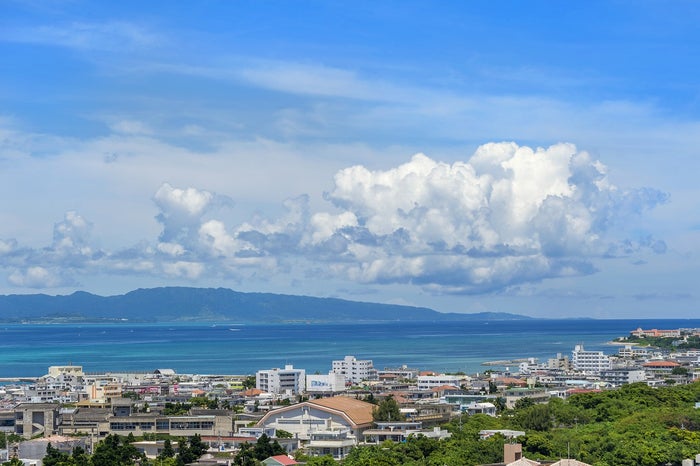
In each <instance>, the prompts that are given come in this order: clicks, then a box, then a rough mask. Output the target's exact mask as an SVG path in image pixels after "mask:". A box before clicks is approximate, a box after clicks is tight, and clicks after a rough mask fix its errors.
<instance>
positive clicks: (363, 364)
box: [331, 356, 377, 384]
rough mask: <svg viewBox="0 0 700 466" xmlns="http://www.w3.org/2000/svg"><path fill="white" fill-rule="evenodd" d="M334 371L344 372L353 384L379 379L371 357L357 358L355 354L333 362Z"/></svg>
mask: <svg viewBox="0 0 700 466" xmlns="http://www.w3.org/2000/svg"><path fill="white" fill-rule="evenodd" d="M331 370H332V372H335V373H337V374H343V375H344V376H345V378H346V379H347V380H348V381H349V382H351V383H352V384H359V383H360V382H362V381H363V380H377V369H375V368H374V364H373V363H372V360H370V359H357V358H355V356H345V358H343V359H340V360H335V361H333V363H332V369H331Z"/></svg>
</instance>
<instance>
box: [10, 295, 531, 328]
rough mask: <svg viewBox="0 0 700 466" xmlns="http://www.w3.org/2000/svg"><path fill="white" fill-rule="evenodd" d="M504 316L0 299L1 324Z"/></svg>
mask: <svg viewBox="0 0 700 466" xmlns="http://www.w3.org/2000/svg"><path fill="white" fill-rule="evenodd" d="M520 319H530V317H527V316H523V315H518V314H510V313H505V312H480V313H474V314H461V313H444V312H438V311H435V310H433V309H429V308H425V307H413V306H402V305H396V304H380V303H370V302H359V301H349V300H344V299H337V298H317V297H312V296H295V295H284V294H274V293H243V292H239V291H234V290H230V289H228V288H190V287H161V288H148V289H137V290H134V291H131V292H129V293H126V294H123V295H114V296H99V295H95V294H92V293H87V292H84V291H76V292H75V293H72V294H70V295H59V296H49V295H45V294H28V295H17V294H15V295H0V322H6V323H12V322H15V323H59V324H60V323H76V322H105V321H109V322H119V321H128V322H177V321H196V322H224V321H225V322H241V323H256V322H257V323H263V322H269V323H280V322H350V321H354V322H359V321H443V320H444V321H450V320H460V321H464V320H492V321H493V320H520Z"/></svg>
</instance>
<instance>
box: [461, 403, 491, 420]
mask: <svg viewBox="0 0 700 466" xmlns="http://www.w3.org/2000/svg"><path fill="white" fill-rule="evenodd" d="M461 409H462V411H463V412H466V413H467V414H469V415H470V416H473V415H475V414H486V415H487V416H491V417H496V405H494V404H493V403H488V402H483V403H476V402H473V403H469V404H468V405H466V406H462V407H461Z"/></svg>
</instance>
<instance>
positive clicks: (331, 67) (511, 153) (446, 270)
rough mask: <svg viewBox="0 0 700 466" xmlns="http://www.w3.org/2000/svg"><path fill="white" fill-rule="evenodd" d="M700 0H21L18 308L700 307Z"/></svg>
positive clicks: (11, 155) (3, 120)
mask: <svg viewBox="0 0 700 466" xmlns="http://www.w3.org/2000/svg"><path fill="white" fill-rule="evenodd" d="M699 22H700V4H698V3H697V2H683V1H679V2H673V3H672V4H669V3H668V2H661V1H642V2H614V1H613V2H516V1H512V2H486V1H484V2H437V3H436V2H410V1H402V2H352V5H350V4H348V3H347V2H334V1H318V2H313V1H309V2H288V1H277V2H276V1H266V2H257V1H255V2H254V1H250V2H246V1H237V2H224V1H220V2H218V1H202V2H157V1H154V2H130V1H122V2H83V1H79V0H75V1H61V0H55V1H48V2H36V1H4V2H0V56H1V57H3V59H2V60H1V61H0V198H1V199H3V204H2V208H1V209H0V293H4V294H14V293H38V292H41V293H48V294H66V293H71V292H73V291H75V290H86V291H90V292H94V293H98V294H103V295H108V294H117V293H123V292H126V291H129V290H132V289H135V288H138V287H153V286H167V285H173V286H174V285H182V286H216V287H218V286H224V287H229V288H233V289H237V290H241V291H267V292H279V293H293V294H308V295H314V296H335V297H341V298H348V299H355V300H363V301H379V302H391V303H400V304H411V305H420V306H427V307H431V308H434V309H437V310H440V311H450V312H481V311H505V312H517V313H523V314H528V315H532V316H591V317H600V318H616V317H661V316H669V317H670V316H674V317H696V314H697V310H698V308H697V302H698V291H697V288H698V284H700V280H699V279H698V277H699V276H700V273H699V272H700V259H699V258H698V255H699V254H700V247H699V246H698V244H700V241H699V240H700V213H699V209H698V206H699V205H700V202H699V200H700V188H698V183H697V177H698V173H700V158H698V157H697V151H698V150H697V147H699V146H700V114H699V113H700V105H699V98H700V92H699V90H700V89H699V87H700V84H699V83H698V81H697V76H698V72H699V71H700V70H699V69H698V68H699V66H698V58H697V57H698V56H700V41H699V38H700V33H698V31H697V24H698V23H699Z"/></svg>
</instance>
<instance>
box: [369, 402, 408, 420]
mask: <svg viewBox="0 0 700 466" xmlns="http://www.w3.org/2000/svg"><path fill="white" fill-rule="evenodd" d="M372 418H373V419H374V422H382V421H384V422H390V421H396V422H399V421H403V420H405V419H406V417H405V416H404V415H403V414H401V408H400V407H399V404H398V403H397V402H396V400H395V399H394V398H393V397H392V396H388V397H387V398H386V399H384V400H382V401H380V402H379V404H378V405H377V407H376V408H374V409H373V410H372Z"/></svg>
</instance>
